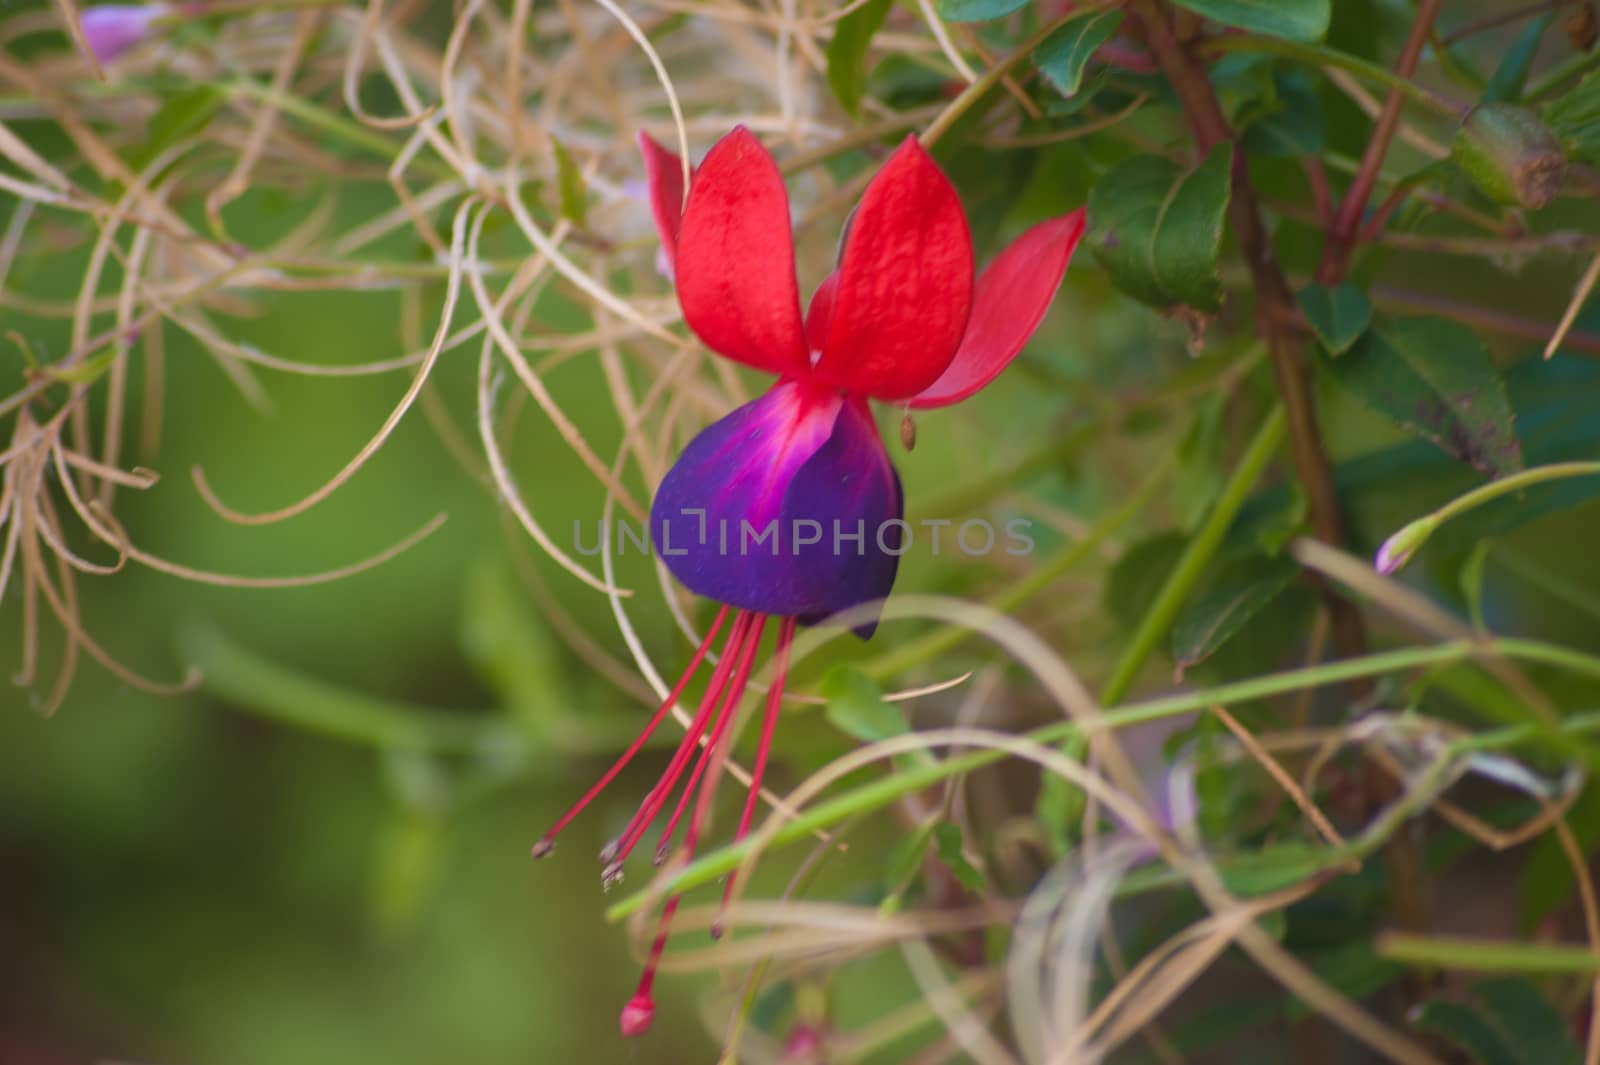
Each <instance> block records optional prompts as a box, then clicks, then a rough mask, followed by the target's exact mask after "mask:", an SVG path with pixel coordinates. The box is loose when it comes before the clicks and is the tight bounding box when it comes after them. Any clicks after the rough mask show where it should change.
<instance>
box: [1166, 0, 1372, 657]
mask: <svg viewBox="0 0 1600 1065" xmlns="http://www.w3.org/2000/svg"><path fill="white" fill-rule="evenodd" d="M1136 10H1137V11H1138V13H1139V14H1140V15H1141V16H1142V20H1143V22H1144V26H1145V36H1146V41H1147V43H1148V45H1149V48H1150V51H1151V54H1153V55H1154V56H1155V58H1156V62H1157V63H1159V64H1160V65H1161V70H1162V72H1163V73H1164V74H1166V76H1167V80H1168V82H1170V83H1171V85H1172V88H1173V90H1174V91H1175V92H1176V93H1177V94H1178V100H1179V102H1180V103H1181V104H1182V105H1183V110H1184V114H1185V115H1186V116H1187V117H1188V119H1189V125H1190V126H1191V127H1192V128H1193V130H1194V135H1195V140H1196V142H1197V143H1198V145H1199V148H1200V150H1201V152H1209V151H1210V150H1211V149H1212V148H1214V147H1216V146H1217V145H1219V144H1222V143H1224V142H1228V141H1232V140H1233V131H1232V129H1230V128H1229V126H1228V120H1227V118H1226V117H1225V116H1224V115H1223V113H1222V105H1221V104H1220V103H1219V102H1218V100H1217V96H1216V93H1215V92H1214V91H1213V89H1212V87H1211V82H1210V80H1209V79H1208V78H1207V76H1206V70H1205V67H1204V66H1203V65H1202V64H1201V63H1200V61H1199V60H1198V59H1196V58H1195V56H1194V55H1192V54H1191V53H1190V52H1189V51H1188V50H1187V49H1186V48H1185V47H1184V46H1183V45H1182V44H1180V43H1179V42H1178V38H1177V36H1176V35H1175V34H1174V33H1173V30H1172V25H1171V23H1170V22H1169V21H1168V19H1167V13H1166V10H1165V8H1164V7H1163V5H1162V4H1161V3H1160V0H1141V2H1139V3H1138V4H1137V5H1136ZM1228 218H1229V221H1230V222H1231V223H1232V225H1233V230H1234V232H1235V233H1236V234H1237V235H1238V237H1239V247H1240V250H1241V251H1242V252H1243V254H1244V260H1245V263H1246V264H1247V265H1248V266H1249V268H1250V276H1251V279H1252V281H1253V282H1254V284H1255V296H1256V305H1255V311H1256V332H1257V333H1258V334H1259V335H1260V336H1261V337H1262V339H1263V340H1265V341H1266V344H1267V352H1268V356H1269V357H1270V359H1271V361H1272V373H1273V377H1274V378H1275V380H1276V381H1277V386H1278V395H1279V396H1280V397H1281V398H1282V400H1283V406H1284V414H1285V417H1286V419H1287V421H1288V426H1289V441H1290V446H1291V449H1292V451H1293V453H1294V465H1295V472H1296V474H1297V475H1298V477H1299V480H1300V484H1301V486H1302V487H1303V488H1304V489H1305V492H1306V497H1307V500H1308V502H1309V504H1310V510H1311V525H1312V529H1313V531H1314V532H1315V534H1316V537H1317V539H1319V540H1321V541H1323V542H1324V543H1327V544H1334V545H1340V544H1342V543H1343V542H1344V520H1343V518H1342V517H1341V514H1340V508H1339V497H1338V494H1337V493H1336V492H1335V491H1334V486H1333V466H1332V464H1331V463H1329V461H1328V455H1327V452H1326V451H1325V450H1324V449H1323V446H1322V433H1321V430H1320V429H1319V428H1318V425H1317V409H1316V404H1315V402H1314V401H1313V399H1312V391H1311V374H1310V367H1309V366H1308V365H1307V363H1306V361H1305V352H1304V350H1303V346H1302V341H1301V336H1300V333H1299V331H1298V330H1297V329H1296V328H1295V326H1294V323H1295V322H1296V321H1297V320H1298V318H1299V310H1298V308H1297V307H1296V304H1295V300H1294V293H1293V292H1292V291H1291V290H1290V288H1289V282H1288V280H1287V279H1286V278H1285V277H1284V274H1283V268H1282V267H1281V266H1280V265H1279V264H1278V260H1277V257H1276V256H1275V255H1274V254H1273V250H1272V240H1271V236H1270V234H1269V233H1268V232H1267V227H1266V223H1265V222H1264V221H1263V219H1262V215H1261V205H1260V202H1259V201H1258V200H1257V198H1256V192H1255V188H1254V186H1252V185H1251V184H1250V175H1249V172H1248V170H1246V168H1245V161H1244V157H1243V155H1241V154H1239V153H1237V152H1236V153H1235V154H1234V158H1233V175H1232V195H1231V197H1230V199H1229V203H1228ZM1317 583H1318V586H1319V589H1320V591H1321V593H1322V596H1323V599H1324V601H1325V602H1326V603H1327V608H1328V618H1329V623H1330V625H1331V627H1332V633H1333V641H1334V646H1335V647H1336V648H1337V649H1338V651H1339V654H1340V655H1343V656H1346V657H1354V656H1356V655H1360V654H1363V653H1365V651H1366V647H1367V640H1366V632H1365V630H1364V628H1363V625H1362V621H1361V614H1360V612H1359V611H1357V610H1356V608H1355V606H1354V605H1353V604H1352V603H1351V602H1350V601H1349V600H1348V599H1346V598H1344V596H1342V595H1340V594H1338V592H1336V591H1334V589H1333V588H1332V587H1331V586H1329V585H1328V584H1327V583H1326V582H1323V581H1318V582H1317Z"/></svg>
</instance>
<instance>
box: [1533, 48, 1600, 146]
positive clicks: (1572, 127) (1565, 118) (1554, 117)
mask: <svg viewBox="0 0 1600 1065" xmlns="http://www.w3.org/2000/svg"><path fill="white" fill-rule="evenodd" d="M1544 120H1545V123H1546V124H1547V125H1549V127H1550V129H1551V130H1552V131H1554V133H1555V135H1556V137H1557V138H1559V139H1560V141H1561V146H1562V147H1563V148H1565V149H1566V151H1567V156H1568V158H1571V159H1575V160H1578V161H1579V162H1584V163H1590V164H1595V165H1600V71H1596V72H1594V73H1592V74H1590V75H1589V76H1588V77H1586V78H1584V79H1583V80H1582V81H1580V82H1578V84H1577V85H1575V86H1573V88H1572V90H1571V91H1570V92H1568V93H1567V94H1566V95H1565V96H1563V97H1561V98H1560V99H1559V100H1556V101H1555V102H1554V103H1552V104H1551V105H1550V106H1549V107H1548V108H1546V109H1545V113H1544Z"/></svg>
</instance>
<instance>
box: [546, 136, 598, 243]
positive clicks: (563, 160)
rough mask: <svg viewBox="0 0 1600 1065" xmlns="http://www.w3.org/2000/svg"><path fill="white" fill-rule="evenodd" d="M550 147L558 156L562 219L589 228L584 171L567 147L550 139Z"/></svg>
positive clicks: (557, 180) (580, 227)
mask: <svg viewBox="0 0 1600 1065" xmlns="http://www.w3.org/2000/svg"><path fill="white" fill-rule="evenodd" d="M550 147H551V148H552V149H553V150H554V151H555V156H556V183H557V186H558V188H559V190H560V193H561V217H562V218H565V219H566V220H567V221H569V222H571V223H572V224H573V225H575V226H577V227H578V228H579V229H586V228H588V219H589V187H588V185H586V184H585V183H584V180H583V171H582V170H581V169H579V167H578V161H577V160H576V159H574V158H573V157H572V153H571V152H569V151H567V146H566V145H564V144H562V143H561V142H560V141H558V140H556V139H555V138H554V137H551V138H550Z"/></svg>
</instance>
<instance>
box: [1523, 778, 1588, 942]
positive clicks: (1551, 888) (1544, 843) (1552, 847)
mask: <svg viewBox="0 0 1600 1065" xmlns="http://www.w3.org/2000/svg"><path fill="white" fill-rule="evenodd" d="M1567 824H1568V825H1569V826H1571V828H1572V831H1573V834H1574V835H1575V836H1577V837H1578V849H1579V850H1581V851H1583V853H1584V854H1585V855H1591V856H1592V855H1593V854H1594V852H1595V850H1596V848H1600V787H1595V786H1594V784H1593V783H1591V784H1589V786H1587V787H1585V788H1584V789H1583V792H1582V793H1581V794H1580V795H1579V796H1578V798H1577V801H1576V802H1574V803H1573V805H1572V807H1571V809H1569V810H1568V811H1567ZM1521 881H1522V883H1521V890H1520V892H1519V894H1520V895H1521V896H1522V928H1523V931H1525V932H1531V931H1532V930H1533V928H1534V927H1535V926H1536V925H1537V924H1538V923H1539V922H1540V921H1542V920H1544V919H1545V918H1546V917H1548V916H1549V915H1550V914H1552V913H1554V912H1555V911H1556V910H1558V909H1560V908H1561V907H1562V906H1565V905H1566V904H1567V903H1568V902H1570V901H1571V899H1572V896H1573V895H1574V894H1575V893H1576V891H1577V888H1578V881H1577V879H1576V878H1574V877H1573V875H1572V865H1571V863H1570V862H1568V861H1567V854H1566V850H1565V849H1564V848H1563V847H1562V846H1561V841H1560V840H1559V839H1557V838H1556V836H1555V834H1554V833H1551V832H1547V833H1545V834H1544V835H1542V836H1540V837H1539V838H1538V839H1537V840H1535V841H1534V842H1533V843H1532V844H1531V845H1530V846H1529V848H1528V857H1527V860H1526V861H1524V862H1523V863H1522V872H1521Z"/></svg>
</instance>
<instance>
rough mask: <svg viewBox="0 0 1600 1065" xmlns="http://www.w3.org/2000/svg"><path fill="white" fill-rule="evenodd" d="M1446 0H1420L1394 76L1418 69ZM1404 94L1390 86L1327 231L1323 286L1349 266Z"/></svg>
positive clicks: (1321, 275)
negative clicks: (1354, 171) (1369, 137)
mask: <svg viewBox="0 0 1600 1065" xmlns="http://www.w3.org/2000/svg"><path fill="white" fill-rule="evenodd" d="M1443 3H1444V0H1421V2H1420V3H1419V4H1418V5H1417V15H1416V18H1415V20H1413V21H1412V23H1411V33H1410V35H1409V36H1407V37H1406V43H1405V47H1404V48H1403V49H1401V51H1400V59H1399V60H1398V61H1397V62H1396V63H1395V75H1396V76H1397V77H1399V78H1402V79H1409V78H1410V77H1411V75H1412V73H1413V72H1414V71H1415V70H1416V69H1417V60H1418V59H1420V58H1421V57H1422V49H1423V48H1424V47H1425V46H1426V45H1427V43H1428V34H1429V33H1430V32H1432V30H1433V21H1434V19H1435V18H1436V17H1437V16H1438V14H1439V8H1440V7H1441V6H1442V5H1443ZM1404 106H1405V97H1404V96H1403V95H1401V93H1400V90H1399V88H1398V87H1394V88H1391V89H1390V90H1389V95H1388V97H1386V98H1385V99H1384V101H1383V111H1382V112H1381V113H1380V114H1379V115H1378V122H1377V125H1376V126H1374V127H1373V130H1372V137H1371V139H1370V140H1368V141H1367V149H1366V151H1365V152H1363V153H1362V156H1361V165H1360V167H1359V168H1358V169H1357V170H1356V175H1355V177H1354V178H1352V179H1351V181H1350V187H1349V188H1348V189H1346V190H1345V194H1344V201H1343V202H1342V203H1340V205H1339V211H1338V213H1337V214H1336V215H1335V216H1334V219H1333V225H1332V226H1331V227H1330V228H1329V230H1328V242H1327V244H1326V245H1325V246H1324V247H1323V249H1322V262H1321V263H1320V264H1319V265H1318V266H1317V280H1318V281H1320V282H1322V283H1323V284H1324V285H1336V284H1338V283H1339V282H1340V281H1341V280H1343V278H1344V274H1345V270H1346V269H1348V267H1349V265H1350V254H1351V252H1353V251H1354V250H1355V247H1356V244H1357V242H1358V241H1359V240H1360V238H1361V219H1362V216H1363V215H1365V214H1366V212H1367V201H1368V200H1370V199H1371V198H1372V189H1373V186H1374V185H1376V184H1377V182H1378V171H1379V170H1380V169H1381V168H1382V167H1383V157H1384V156H1385V155H1387V154H1388V152H1389V142H1390V141H1392V140H1393V139H1394V133H1395V130H1396V129H1398V128H1399V126H1400V109H1401V108H1402V107H1404Z"/></svg>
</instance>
